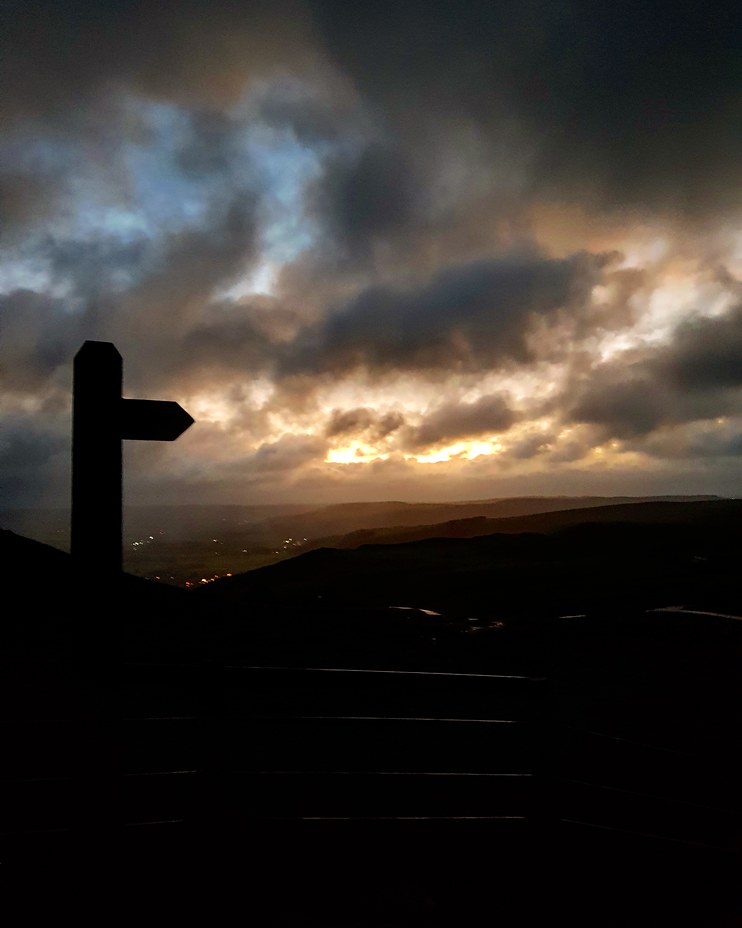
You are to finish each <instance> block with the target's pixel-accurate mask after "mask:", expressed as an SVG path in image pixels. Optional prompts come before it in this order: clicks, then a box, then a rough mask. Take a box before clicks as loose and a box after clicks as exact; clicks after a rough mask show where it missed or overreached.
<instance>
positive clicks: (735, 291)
mask: <svg viewBox="0 0 742 928" xmlns="http://www.w3.org/2000/svg"><path fill="white" fill-rule="evenodd" d="M0 17H1V18H2V22H1V23H0V35H1V36H2V38H0V45H1V47H0V86H2V88H3V90H2V129H1V132H0V210H1V216H0V218H1V225H0V385H1V390H0V509H3V508H13V507H25V506H66V505H68V504H69V498H70V444H71V443H70V425H71V419H70V416H71V391H72V362H73V358H74V355H75V353H76V352H77V351H78V350H79V348H80V347H81V345H82V344H83V342H84V341H86V340H88V339H90V340H97V341H105V342H112V343H113V344H114V345H115V346H116V347H117V349H118V350H119V352H120V353H121V355H122V357H123V362H124V395H125V396H127V397H131V398H142V399H165V400H174V401H176V402H178V403H180V404H181V405H182V406H183V407H184V408H185V409H186V410H187V411H188V412H189V413H190V414H191V415H192V416H193V418H194V419H195V420H196V421H195V424H194V425H193V426H192V427H191V428H190V429H189V430H188V431H187V432H186V433H185V434H184V435H182V436H181V437H180V438H179V439H178V440H177V441H176V442H174V443H170V442H125V446H124V462H125V500H126V502H127V503H131V504H149V503H173V504H175V503H201V504H206V503H244V504H255V503H282V502H291V503H294V502H301V503H307V502H309V503H318V504H321V503H329V502H340V501H349V500H381V499H390V498H394V499H404V500H410V501H419V500H431V501H432V500H445V499H475V498H490V497H500V496H513V495H522V494H528V495H554V494H570V495H580V494H595V493H598V494H604V495H619V494H632V495H653V494H671V493H672V494H675V493H691V494H699V493H703V494H707V493H713V494H720V495H729V496H735V495H742V297H741V293H742V290H741V284H740V276H741V275H742V223H740V219H741V218H742V182H741V181H742V178H741V177H740V173H741V168H742V150H741V149H742V130H741V128H740V127H741V126H742V111H741V108H740V98H741V97H742V79H741V78H742V74H741V73H740V72H741V69H742V55H740V48H741V47H742V42H741V39H742V29H741V28H740V27H741V26H742V12H741V8H740V7H739V4H736V3H732V2H728V3H727V2H713V0H706V2H696V0H688V2H683V0H673V2H669V0H667V2H665V0H658V2H652V0H643V2H638V0H627V2H611V3H608V2H604V0H571V2H568V0H563V2H560V0H503V2H499V0H487V2H485V0H457V2H453V0H449V2H442V0H393V2H387V0H375V2H373V3H370V2H367V3H356V2H353V0H269V2H263V0H255V2H237V0H209V2H196V0H179V2H178V3H170V2H158V3H153V2H151V0H118V2H111V0H109V2H106V0H65V2H64V3H59V2H57V0H31V2H29V0H0Z"/></svg>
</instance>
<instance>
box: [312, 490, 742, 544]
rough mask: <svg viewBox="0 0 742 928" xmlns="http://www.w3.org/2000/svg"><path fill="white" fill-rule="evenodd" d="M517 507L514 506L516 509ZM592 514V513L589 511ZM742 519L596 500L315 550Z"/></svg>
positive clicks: (701, 507)
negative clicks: (607, 525)
mask: <svg viewBox="0 0 742 928" xmlns="http://www.w3.org/2000/svg"><path fill="white" fill-rule="evenodd" d="M514 508H515V507H514ZM586 510H589V512H586ZM741 514H742V502H739V501H736V500H721V499H718V498H711V499H706V500H697V499H691V498H683V500H682V501H678V500H671V499H668V500H661V499H656V500H642V501H639V502H637V501H633V500H627V501H625V502H620V503H618V504H616V503H615V502H614V503H612V504H611V505H599V504H598V503H597V502H595V501H593V500H591V501H590V502H588V503H587V504H586V505H584V506H582V507H580V508H573V509H542V510H538V511H536V512H533V513H532V514H518V515H512V516H508V517H504V518H500V517H496V518H488V517H487V516H473V517H470V518H464V519H454V520H452V521H450V522H441V523H437V524H434V525H427V524H425V525H415V526H412V527H410V528H407V527H405V526H399V525H395V526H389V527H386V528H380V529H362V530H360V531H356V532H350V533H348V534H347V535H339V536H330V537H328V538H322V539H318V540H317V541H316V542H315V543H314V545H315V546H316V547H332V548H358V547H360V546H361V545H367V544H403V543H406V542H410V541H422V540H424V539H426V538H476V537H478V536H481V535H494V534H496V533H507V534H518V533H522V532H540V533H550V532H555V531H558V530H560V529H562V528H566V527H568V526H570V525H580V524H583V523H584V522H586V521H590V522H632V523H641V524H659V525H676V524H694V525H697V524H704V525H719V526H725V525H727V524H731V523H733V522H734V521H735V520H736V519H738V518H739V517H740V515H741Z"/></svg>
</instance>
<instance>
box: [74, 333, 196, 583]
mask: <svg viewBox="0 0 742 928" xmlns="http://www.w3.org/2000/svg"><path fill="white" fill-rule="evenodd" d="M74 368H75V369H74V387H73V413H72V532H71V551H72V554H73V555H74V556H75V558H77V559H79V560H81V561H84V562H85V563H86V564H87V565H88V566H89V567H90V568H92V569H94V570H98V571H103V572H106V573H111V572H114V571H120V570H121V522H122V496H123V494H122V477H123V474H122V463H121V460H122V459H121V440H122V439H124V438H133V439H136V440H139V441H147V440H150V441H174V440H175V439H176V438H177V437H178V436H179V435H182V434H183V432H185V430H186V429H187V428H188V427H189V426H190V425H192V424H193V419H192V418H191V417H190V416H189V415H188V413H187V412H186V411H185V410H184V409H183V408H182V407H180V406H179V405H178V404H177V403H172V402H168V401H162V400H129V399H124V398H123V397H122V396H121V391H122V386H123V361H122V360H121V355H120V354H119V353H118V351H117V350H116V348H115V346H114V345H112V344H111V343H110V342H91V341H88V342H85V343H84V345H83V346H82V348H81V349H80V350H79V351H78V352H77V354H76V355H75V365H74Z"/></svg>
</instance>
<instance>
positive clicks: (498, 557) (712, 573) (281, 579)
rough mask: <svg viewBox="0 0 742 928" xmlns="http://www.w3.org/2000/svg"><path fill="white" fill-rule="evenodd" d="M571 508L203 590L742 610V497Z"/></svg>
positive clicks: (512, 608)
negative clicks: (476, 533) (492, 529)
mask: <svg viewBox="0 0 742 928" xmlns="http://www.w3.org/2000/svg"><path fill="white" fill-rule="evenodd" d="M608 510H611V511H608ZM624 511H625V512H626V513H627V515H628V516H629V518H627V519H625V520H624V519H622V518H621V514H622V513H623V512H624ZM570 512H571V514H569V515H568V514H564V513H562V514H560V515H557V514H553V515H551V516H549V517H546V516H539V517H529V518H528V519H523V520H520V521H518V522H515V521H513V522H510V526H509V528H510V530H509V531H506V532H497V533H496V534H486V535H485V534H482V535H480V537H473V538H461V537H459V538H452V537H436V538H428V539H424V540H421V541H410V542H406V543H398V544H378V543H377V544H370V545H364V546H361V547H358V548H355V549H353V550H348V549H345V550H338V549H330V548H321V549H318V550H315V551H310V552H308V553H306V554H303V555H300V556H299V557H296V558H293V559H291V560H289V561H284V562H283V563H281V564H276V565H272V566H269V567H264V568H261V569H259V570H255V571H251V572H249V573H247V574H242V575H240V576H235V577H231V578H226V579H223V580H219V581H217V582H215V583H213V584H210V585H209V586H208V587H206V588H204V590H203V591H202V592H203V595H205V596H213V597H218V598H221V599H223V600H224V601H228V602H230V603H233V604H236V603H239V604H241V605H242V606H244V607H249V606H251V605H252V606H254V607H255V608H259V605H260V604H263V605H270V604H271V603H274V604H278V603H283V604H286V603H290V602H299V601H301V602H303V603H305V604H307V603H315V604H317V603H318V601H322V602H325V603H327V602H332V603H334V604H343V603H347V604H350V605H359V604H362V605H374V606H378V605H386V606H391V605H405V606H414V607H418V608H420V607H422V608H426V609H432V610H435V611H440V612H443V613H446V614H454V615H459V616H460V615H465V614H468V615H473V616H482V615H486V616H490V617H493V618H498V617H504V616H515V615H521V616H522V615H529V614H540V615H546V614H548V615H560V614H568V613H585V612H590V611H592V610H600V611H601V612H603V613H605V612H607V611H608V612H610V611H614V610H622V609H626V608H629V607H630V608H654V607H660V606H667V605H675V604H693V605H694V606H695V607H696V608H701V607H705V608H712V607H713V608H717V609H721V608H722V607H723V608H724V609H725V610H726V611H729V610H731V609H734V610H735V614H738V613H739V609H740V604H741V603H742V596H741V595H740V594H741V593H742V582H741V581H740V577H739V570H738V564H739V558H740V556H742V519H741V518H740V517H741V516H742V502H739V501H710V502H699V503H695V504H686V503H642V504H638V505H636V506H633V507H628V506H627V507H625V506H615V507H606V508H605V509H604V510H601V511H598V513H597V518H596V519H593V515H595V512H596V510H594V509H593V510H590V512H589V513H587V512H582V513H580V512H579V511H575V510H572V511H570ZM683 513H685V514H686V518H683V517H682V516H683ZM536 527H538V528H541V531H540V532H537V531H533V529H534V528H536ZM529 528H531V531H528V529H529Z"/></svg>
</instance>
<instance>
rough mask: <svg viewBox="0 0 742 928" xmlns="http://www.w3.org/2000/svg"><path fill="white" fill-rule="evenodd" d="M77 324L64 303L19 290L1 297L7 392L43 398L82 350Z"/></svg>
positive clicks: (0, 330) (3, 371) (0, 333)
mask: <svg viewBox="0 0 742 928" xmlns="http://www.w3.org/2000/svg"><path fill="white" fill-rule="evenodd" d="M77 322H78V320H76V319H75V318H74V317H73V318H72V319H70V318H67V316H66V314H65V304H64V302H63V301H62V300H59V299H55V298H53V297H50V296H48V295H46V294H42V293H37V292H36V291H34V290H28V289H19V290H13V291H12V292H10V293H8V294H5V295H3V296H0V337H1V338H2V345H3V351H2V366H1V367H0V373H1V374H2V382H3V389H4V391H5V392H16V391H17V392H27V393H32V394H33V393H37V394H40V395H43V394H44V392H45V390H46V389H47V388H48V386H49V382H50V380H51V378H52V377H53V376H54V375H55V374H56V373H57V372H58V371H60V369H62V368H63V367H65V366H66V365H67V364H69V363H70V359H71V357H72V355H73V354H74V352H75V351H76V350H77V348H78V347H79V346H80V336H81V329H80V327H79V326H78V324H77Z"/></svg>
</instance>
